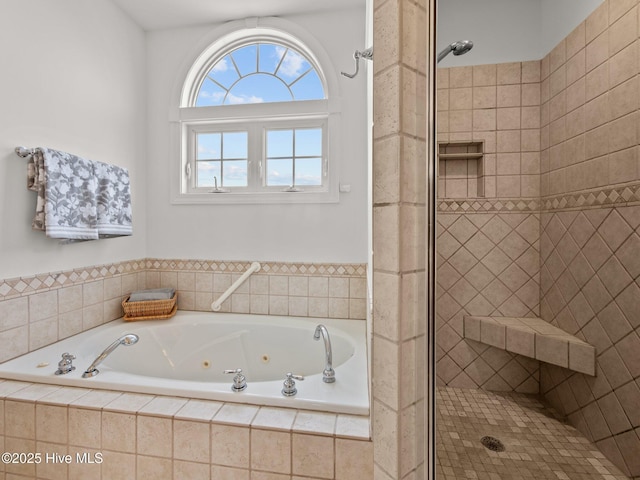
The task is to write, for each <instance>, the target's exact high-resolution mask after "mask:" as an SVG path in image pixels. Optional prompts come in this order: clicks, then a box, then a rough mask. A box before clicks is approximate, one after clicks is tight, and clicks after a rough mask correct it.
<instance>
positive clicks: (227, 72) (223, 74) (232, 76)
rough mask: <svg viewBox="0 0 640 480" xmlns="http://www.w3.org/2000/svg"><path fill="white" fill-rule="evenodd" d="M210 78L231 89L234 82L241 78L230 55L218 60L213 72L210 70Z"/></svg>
mask: <svg viewBox="0 0 640 480" xmlns="http://www.w3.org/2000/svg"><path fill="white" fill-rule="evenodd" d="M208 76H209V77H211V78H212V79H213V80H215V81H216V82H218V83H219V84H221V85H222V86H224V87H225V88H229V87H230V86H231V85H232V84H233V82H235V81H236V80H238V78H240V77H239V76H238V72H237V71H236V68H235V67H234V66H233V62H232V61H231V59H230V58H229V55H225V56H224V57H223V58H221V59H220V60H218V61H217V62H216V64H215V65H214V66H213V67H212V68H211V70H209V74H208Z"/></svg>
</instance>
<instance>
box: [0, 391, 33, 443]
mask: <svg viewBox="0 0 640 480" xmlns="http://www.w3.org/2000/svg"><path fill="white" fill-rule="evenodd" d="M4 414H5V421H4V435H7V436H10V437H19V438H29V439H35V436H36V410H35V405H34V404H33V403H31V402H14V401H11V400H6V401H5V406H4Z"/></svg>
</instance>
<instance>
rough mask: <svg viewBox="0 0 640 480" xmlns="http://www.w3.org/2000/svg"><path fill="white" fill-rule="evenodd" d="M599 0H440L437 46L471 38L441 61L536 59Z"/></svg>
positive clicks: (446, 63) (459, 63) (450, 64)
mask: <svg viewBox="0 0 640 480" xmlns="http://www.w3.org/2000/svg"><path fill="white" fill-rule="evenodd" d="M600 3H602V0H481V1H477V0H439V1H438V30H437V36H438V42H437V44H438V51H441V50H442V49H443V48H445V47H446V46H447V45H449V44H451V43H452V42H454V41H456V40H472V41H473V42H474V47H473V50H471V52H469V53H467V54H466V55H461V56H459V57H455V56H453V55H452V54H450V55H449V56H448V57H447V58H446V59H445V60H443V61H442V62H441V63H440V66H441V67H454V66H465V65H482V64H487V63H505V62H523V61H527V60H539V59H541V58H542V57H544V56H545V55H546V54H547V53H549V52H550V51H551V49H553V47H555V46H556V45H557V44H558V42H560V41H561V40H562V39H563V38H565V37H566V36H567V35H568V34H569V33H571V31H572V30H573V29H574V28H575V27H576V26H578V25H579V24H580V22H582V21H583V20H584V19H585V18H586V17H587V16H588V15H589V14H590V13H591V12H592V11H593V10H595V8H596V7H597V6H598V5H599V4H600Z"/></svg>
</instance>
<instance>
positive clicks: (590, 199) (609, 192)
mask: <svg viewBox="0 0 640 480" xmlns="http://www.w3.org/2000/svg"><path fill="white" fill-rule="evenodd" d="M637 203H640V183H634V184H628V185H621V186H615V187H605V188H599V189H593V190H587V191H584V192H577V193H565V194H562V195H553V196H549V197H545V198H543V199H541V209H542V210H545V211H558V210H571V209H578V208H579V209H586V208H597V207H606V206H614V205H615V206H623V205H633V204H637Z"/></svg>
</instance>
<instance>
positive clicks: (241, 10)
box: [112, 0, 366, 30]
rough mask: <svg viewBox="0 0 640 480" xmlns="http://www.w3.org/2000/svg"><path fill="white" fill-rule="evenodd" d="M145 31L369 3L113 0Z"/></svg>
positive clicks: (332, 0) (351, 0)
mask: <svg viewBox="0 0 640 480" xmlns="http://www.w3.org/2000/svg"><path fill="white" fill-rule="evenodd" d="M112 1H113V2H114V3H115V4H117V5H118V6H119V7H120V8H121V9H122V10H124V11H125V12H126V13H127V14H128V15H129V16H130V17H131V18H133V20H134V21H135V22H136V23H138V25H140V26H141V27H142V28H143V29H144V30H160V29H164V28H177V27H186V26H190V25H198V24H206V23H220V22H226V21H229V20H238V19H241V18H248V17H266V16H282V15H295V14H301V13H319V12H326V11H330V10H333V11H335V10H342V9H347V8H354V7H364V5H365V3H366V0H322V1H318V0H235V1H234V0H112Z"/></svg>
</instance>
